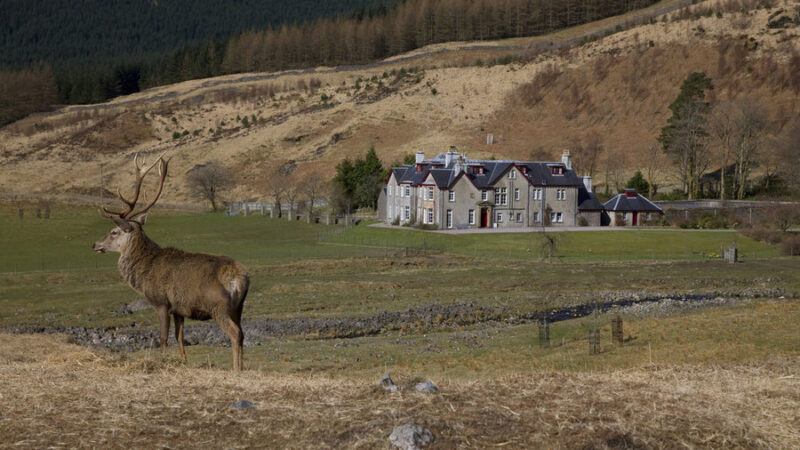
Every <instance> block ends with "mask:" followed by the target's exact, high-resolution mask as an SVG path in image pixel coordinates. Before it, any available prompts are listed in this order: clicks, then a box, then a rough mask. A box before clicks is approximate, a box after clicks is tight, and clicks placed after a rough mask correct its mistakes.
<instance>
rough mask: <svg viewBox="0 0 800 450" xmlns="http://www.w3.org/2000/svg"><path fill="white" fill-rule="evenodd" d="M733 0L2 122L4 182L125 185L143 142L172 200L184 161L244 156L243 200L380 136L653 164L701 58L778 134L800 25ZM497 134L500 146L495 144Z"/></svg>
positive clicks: (789, 103) (228, 161)
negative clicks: (562, 37)
mask: <svg viewBox="0 0 800 450" xmlns="http://www.w3.org/2000/svg"><path fill="white" fill-rule="evenodd" d="M732 4H733V5H737V4H738V3H737V2H721V3H720V4H716V6H714V4H712V7H713V8H717V9H716V10H712V14H710V15H709V16H707V17H706V15H705V13H706V9H707V8H708V5H707V4H705V3H704V4H701V5H698V6H696V7H695V9H694V10H691V11H689V10H687V11H683V12H682V13H680V14H679V13H674V14H671V15H670V18H669V20H665V21H662V20H658V21H655V23H650V24H647V25H641V26H637V27H632V28H630V29H626V30H624V31H620V32H618V33H614V34H612V35H610V36H607V37H605V38H602V39H599V40H596V41H594V42H590V43H587V44H585V45H582V46H578V47H574V48H571V49H562V50H559V51H556V52H548V53H541V54H538V55H532V54H527V55H524V56H523V59H522V60H520V61H514V60H513V59H512V60H511V61H514V62H511V63H509V64H496V65H491V64H489V63H490V62H491V61H492V60H494V59H497V58H503V57H506V56H508V55H516V54H519V53H520V50H518V49H517V47H518V46H529V45H530V44H531V43H533V42H540V41H541V38H539V39H528V40H521V39H515V40H512V41H510V42H498V43H495V45H494V47H476V48H473V47H470V46H469V45H468V44H463V43H462V44H458V43H455V44H441V45H438V46H436V47H435V48H433V49H431V48H429V49H425V50H424V51H421V52H420V51H417V52H416V56H415V57H414V59H408V58H395V59H393V60H391V61H386V62H385V63H383V64H379V65H375V66H370V67H366V66H365V67H359V68H355V69H347V68H337V69H335V70H333V69H327V68H318V69H317V70H316V71H314V72H313V73H312V72H308V71H307V72H283V73H275V74H247V75H235V76H227V77H219V78H215V79H209V80H194V81H188V82H184V83H180V84H176V85H172V86H167V87H163V88H158V89H153V90H149V91H145V92H141V93H137V94H134V95H131V96H128V97H122V98H119V99H116V100H114V101H112V102H109V103H107V104H103V105H97V106H93V107H70V108H65V109H64V110H62V111H60V112H59V113H57V114H53V115H48V116H36V117H30V118H28V119H25V120H22V121H20V122H17V123H15V124H12V125H10V126H8V127H5V128H3V129H2V130H0V142H2V143H3V144H2V149H0V158H1V159H0V192H2V193H5V194H28V193H37V194H55V193H64V192H74V193H89V194H91V193H94V192H99V190H100V184H101V183H100V173H101V169H100V167H101V165H102V166H103V169H102V170H103V173H104V175H105V177H104V180H103V183H104V186H105V187H106V188H109V187H116V186H122V187H123V188H126V187H127V186H128V184H127V183H130V180H131V178H132V177H131V158H132V155H133V154H134V153H135V152H143V153H156V152H162V151H168V152H169V153H170V154H171V155H172V156H173V157H174V159H173V163H172V168H173V169H172V176H171V178H170V179H169V181H168V185H167V188H166V191H165V198H166V199H168V200H167V201H171V202H189V201H195V200H193V199H190V197H189V196H188V195H187V193H186V189H185V176H184V174H185V172H186V171H187V170H189V169H191V168H192V167H194V166H195V165H197V164H202V163H205V162H208V161H212V160H214V161H219V162H221V163H223V164H225V165H228V166H230V167H231V168H233V169H235V172H236V174H237V186H236V188H235V189H234V191H233V192H232V193H231V194H230V195H229V197H230V198H236V199H241V198H253V199H261V198H264V199H266V198H267V195H268V193H267V191H266V190H265V188H264V186H263V180H264V178H265V177H266V175H265V174H268V173H269V172H268V171H267V170H268V169H269V168H270V167H274V166H276V165H283V166H284V167H289V168H291V169H295V168H296V173H308V172H311V171H319V172H320V173H322V174H323V175H326V176H329V175H332V174H333V172H334V167H335V165H336V164H337V163H338V162H339V161H341V160H342V159H343V158H346V157H350V158H353V157H356V156H358V155H362V154H363V153H364V152H365V151H366V150H367V149H368V148H369V147H370V146H374V147H375V149H376V150H377V152H378V155H379V156H380V157H381V158H382V159H383V161H384V163H385V164H390V163H392V162H394V161H397V160H399V159H401V158H402V157H403V156H404V155H406V154H409V153H412V152H414V151H417V150H422V151H425V152H426V153H427V154H429V155H430V154H435V153H439V152H442V151H445V150H447V149H448V148H449V147H450V146H451V145H456V146H458V148H459V149H460V151H462V152H465V153H467V154H468V156H470V157H485V158H488V157H492V156H494V157H496V158H532V157H536V158H546V157H550V158H552V157H556V156H557V155H558V154H559V153H560V152H561V151H562V149H565V148H571V147H574V146H576V145H580V143H581V142H582V141H585V140H586V139H588V138H589V137H590V135H591V134H592V133H597V134H599V135H600V136H601V138H602V141H603V143H604V145H605V148H606V153H605V155H604V159H605V160H607V161H609V164H606V166H609V167H610V166H611V165H613V167H616V168H621V169H623V172H624V173H630V171H631V170H634V169H637V168H641V167H642V166H643V165H644V164H645V163H646V162H647V160H648V156H647V153H646V150H647V148H648V147H649V146H650V145H651V144H653V143H654V142H655V140H654V139H655V137H656V136H657V134H658V133H659V131H660V128H661V127H662V126H664V125H665V123H666V119H667V117H669V110H668V109H667V106H668V105H669V104H670V103H671V102H672V100H674V98H675V96H676V95H677V93H678V90H679V86H680V83H681V81H682V80H683V79H684V78H685V77H686V76H687V75H688V74H689V73H691V72H693V71H705V72H706V73H707V74H709V76H710V77H711V78H712V79H713V80H714V84H715V86H716V87H717V88H716V89H715V91H714V93H713V96H714V98H713V99H712V100H713V101H715V102H716V101H725V100H728V99H731V98H736V97H750V98H756V99H758V100H759V101H760V102H761V103H762V104H763V105H764V107H765V110H766V112H767V115H768V117H769V120H768V130H769V133H771V134H777V133H779V132H780V131H781V130H782V129H784V128H785V127H787V126H788V125H789V124H790V122H791V120H793V119H795V118H797V117H798V116H800V96H799V95H798V92H800V81H799V80H798V76H797V74H798V73H800V56H798V54H800V40H798V34H800V27H793V28H786V29H777V30H776V29H770V28H768V27H767V20H768V17H769V16H770V14H772V13H773V12H774V9H772V10H765V9H753V10H750V11H746V12H733V9H734V6H731V5H732ZM776 4H777V2H776ZM794 4H796V2H794ZM714 11H716V12H717V13H716V14H715V13H714ZM545 39H546V38H545ZM442 49H445V50H450V51H447V52H439V51H440V50H442ZM743 49H744V50H743ZM504 62H505V61H504ZM411 66H414V67H416V69H411ZM245 119H246V120H245ZM489 133H492V134H494V135H495V137H496V144H495V145H491V146H489V145H487V144H486V135H487V134H489ZM577 162H578V164H580V161H577ZM664 164H665V166H666V163H664ZM606 172H608V171H606ZM666 173H667V171H665V176H664V179H665V180H664V182H665V183H666V182H669V176H668V175H667V174H666ZM43 174H46V176H43ZM620 176H622V175H620V174H617V177H620ZM597 178H598V177H597V176H596V179H597ZM598 181H600V182H604V180H602V179H599V180H598ZM609 183H610V181H609Z"/></svg>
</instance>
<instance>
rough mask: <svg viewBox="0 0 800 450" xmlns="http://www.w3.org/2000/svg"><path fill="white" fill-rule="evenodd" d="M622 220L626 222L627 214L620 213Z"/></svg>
mask: <svg viewBox="0 0 800 450" xmlns="http://www.w3.org/2000/svg"><path fill="white" fill-rule="evenodd" d="M622 220H628V213H626V212H624V213H622Z"/></svg>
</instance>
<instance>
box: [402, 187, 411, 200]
mask: <svg viewBox="0 0 800 450" xmlns="http://www.w3.org/2000/svg"><path fill="white" fill-rule="evenodd" d="M403 190H404V191H406V195H405V196H406V197H411V186H408V185H406V186H405V189H403Z"/></svg>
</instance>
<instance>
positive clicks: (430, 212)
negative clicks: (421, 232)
mask: <svg viewBox="0 0 800 450" xmlns="http://www.w3.org/2000/svg"><path fill="white" fill-rule="evenodd" d="M428 223H429V224H433V223H434V222H433V208H428Z"/></svg>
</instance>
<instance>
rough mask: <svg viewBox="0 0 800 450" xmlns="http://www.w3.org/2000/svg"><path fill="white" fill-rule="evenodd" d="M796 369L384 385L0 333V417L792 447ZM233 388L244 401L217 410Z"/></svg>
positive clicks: (65, 433) (299, 431) (225, 434)
mask: <svg viewBox="0 0 800 450" xmlns="http://www.w3.org/2000/svg"><path fill="white" fill-rule="evenodd" d="M798 369H800V360H798V359H776V360H771V361H770V362H768V363H766V364H760V365H758V366H750V365H738V366H721V367H719V366H710V367H692V366H662V367H659V366H651V367H642V368H636V369H631V370H625V371H616V372H603V373H577V374H569V373H561V372H554V371H542V372H536V373H524V374H523V373H517V374H508V375H506V376H503V377H500V378H499V379H478V380H472V381H469V380H437V382H439V386H440V388H441V389H442V393H441V394H438V395H423V394H420V393H416V392H412V391H404V392H402V393H399V394H389V393H386V392H384V391H382V390H381V389H380V388H379V387H377V381H378V377H379V375H380V374H375V377H374V378H369V379H367V378H364V377H363V376H355V377H352V376H337V377H331V376H303V375H280V374H264V373H258V372H254V371H245V372H243V373H241V374H238V375H237V374H234V373H232V372H229V371H226V370H216V369H198V368H186V367H183V366H181V365H180V364H178V363H177V362H175V361H173V360H169V359H166V360H165V359H161V358H160V357H157V356H153V355H150V356H144V357H141V358H136V359H127V358H126V357H123V356H119V355H112V354H108V353H105V352H101V351H93V350H88V349H84V348H80V347H77V346H75V345H72V344H69V343H68V342H67V340H66V339H65V338H63V337H58V336H18V335H13V336H12V335H0V378H1V379H2V380H3V383H2V385H1V386H0V428H1V429H2V430H3V438H2V443H3V446H8V447H16V448H45V447H53V448H61V447H69V448H74V447H81V448H85V447H102V448H121V447H126V448H131V447H133V448H141V447H148V448H155V447H170V448H190V447H191V448H196V447H198V446H200V447H214V448H219V447H225V448H245V447H273V448H342V447H348V448H355V447H359V448H364V447H367V448H386V447H387V445H388V444H387V437H388V435H389V433H390V432H391V430H392V428H393V427H394V426H397V425H401V424H405V423H409V422H413V423H419V424H422V425H424V426H427V427H429V428H430V429H431V430H432V431H433V432H434V434H435V435H436V446H437V447H438V448H453V447H457V446H463V447H466V446H473V447H478V448H486V447H491V446H496V445H508V446H510V447H512V448H532V447H542V446H544V447H551V448H575V447H576V446H584V447H590V448H604V447H630V446H637V447H657V448H677V447H697V446H703V447H711V448H731V447H751V448H797V447H798V446H800V431H799V430H798V428H797V423H798V420H800V376H798ZM398 381H402V380H398ZM239 399H247V400H250V401H252V402H253V403H254V404H255V405H256V409H255V410H250V411H234V410H230V409H229V408H228V406H229V405H230V404H231V403H233V402H235V401H237V400H239Z"/></svg>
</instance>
